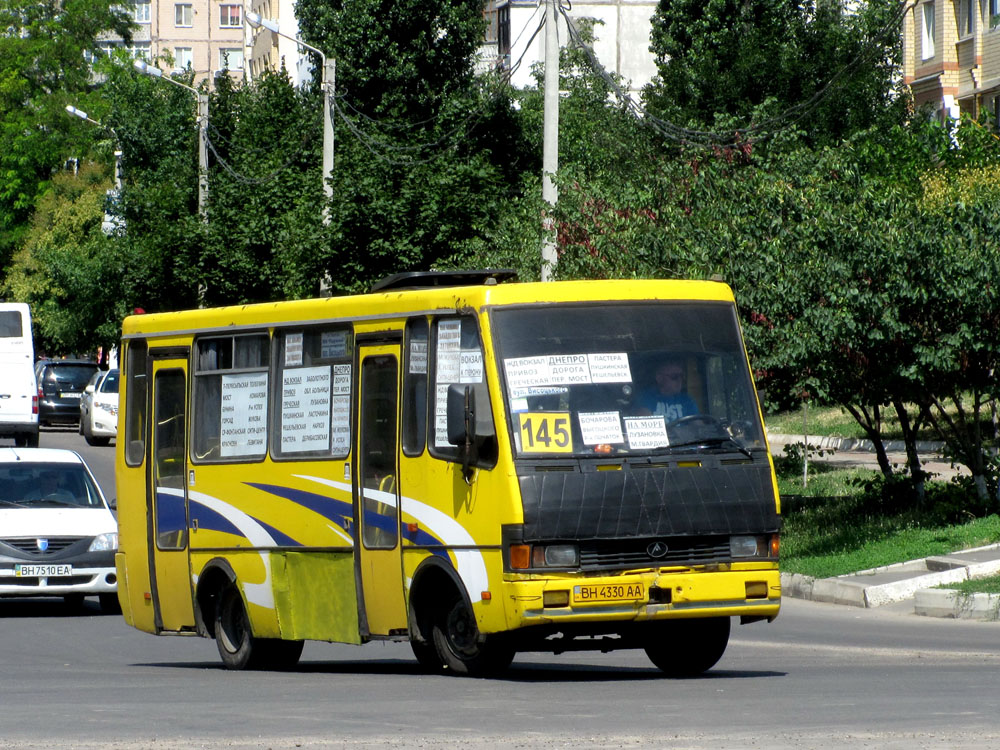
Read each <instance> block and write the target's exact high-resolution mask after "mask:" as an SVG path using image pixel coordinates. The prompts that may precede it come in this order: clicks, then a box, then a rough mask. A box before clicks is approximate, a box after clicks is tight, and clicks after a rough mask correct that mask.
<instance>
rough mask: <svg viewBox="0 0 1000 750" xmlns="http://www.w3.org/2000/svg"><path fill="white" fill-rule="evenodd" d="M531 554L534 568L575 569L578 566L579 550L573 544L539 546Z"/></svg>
mask: <svg viewBox="0 0 1000 750" xmlns="http://www.w3.org/2000/svg"><path fill="white" fill-rule="evenodd" d="M531 552H532V554H531V564H532V567H535V568H575V567H577V565H579V564H580V550H579V548H578V547H577V546H576V545H575V544H548V545H544V546H541V545H540V546H537V547H535V548H534V549H533V550H532V551H531Z"/></svg>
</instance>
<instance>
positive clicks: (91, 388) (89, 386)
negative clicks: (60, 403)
mask: <svg viewBox="0 0 1000 750" xmlns="http://www.w3.org/2000/svg"><path fill="white" fill-rule="evenodd" d="M94 390H95V388H94V386H93V385H92V384H91V385H88V386H87V387H86V388H84V389H83V392H84V393H93V392H94Z"/></svg>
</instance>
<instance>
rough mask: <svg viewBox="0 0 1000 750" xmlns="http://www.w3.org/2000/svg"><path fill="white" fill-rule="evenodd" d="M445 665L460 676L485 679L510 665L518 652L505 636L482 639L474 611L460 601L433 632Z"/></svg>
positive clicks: (453, 602)
mask: <svg viewBox="0 0 1000 750" xmlns="http://www.w3.org/2000/svg"><path fill="white" fill-rule="evenodd" d="M431 636H432V638H433V641H434V647H435V649H436V650H437V655H438V658H439V659H440V660H441V663H442V664H443V665H444V666H445V667H447V668H448V669H449V670H451V671H452V672H454V673H455V674H458V675H465V676H468V677H484V676H488V675H493V674H497V673H498V672H502V671H503V670H504V669H506V668H507V667H509V666H510V663H511V662H512V661H513V660H514V649H513V648H511V647H510V645H509V644H508V643H507V641H506V640H505V639H504V638H503V636H501V635H490V636H486V637H485V638H482V637H481V636H480V635H479V628H478V627H476V620H475V617H473V615H472V612H471V611H470V610H469V608H468V607H467V606H466V605H465V602H463V601H462V600H461V599H460V598H456V599H455V600H454V601H452V603H451V604H450V605H449V606H448V607H446V608H445V610H444V613H443V614H442V615H441V616H440V617H439V618H438V619H437V620H436V621H435V622H434V626H433V628H432V630H431Z"/></svg>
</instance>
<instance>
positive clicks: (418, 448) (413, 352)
mask: <svg viewBox="0 0 1000 750" xmlns="http://www.w3.org/2000/svg"><path fill="white" fill-rule="evenodd" d="M405 347H406V349H405V352H406V353H405V359H404V361H405V367H406V369H405V370H404V371H403V453H404V454H406V455H407V456H419V455H420V454H421V453H423V452H424V444H425V443H426V438H427V319H426V318H414V319H413V320H411V321H410V322H408V323H407V324H406V343H405Z"/></svg>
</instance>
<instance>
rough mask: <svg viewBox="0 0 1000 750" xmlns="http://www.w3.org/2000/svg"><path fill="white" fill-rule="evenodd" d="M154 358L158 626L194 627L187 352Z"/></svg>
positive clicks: (152, 510) (152, 503) (152, 465)
mask: <svg viewBox="0 0 1000 750" xmlns="http://www.w3.org/2000/svg"><path fill="white" fill-rule="evenodd" d="M149 353H150V356H151V357H152V358H153V378H152V389H153V393H152V396H153V397H152V404H153V419H152V433H153V434H152V435H151V436H150V437H151V440H150V443H151V451H152V453H151V454H150V459H151V460H149V461H147V465H148V467H149V472H150V474H151V476H150V477H149V481H148V482H147V485H146V486H147V496H146V503H147V507H148V508H149V518H150V519H151V523H150V524H149V527H148V529H149V550H150V558H151V559H150V572H151V576H150V577H151V579H152V594H153V607H154V620H155V624H156V629H157V631H160V630H168V631H178V630H188V629H192V628H193V627H194V624H195V622H194V604H193V601H192V593H191V564H190V559H189V556H188V502H187V390H188V389H187V356H186V355H185V356H184V358H183V359H181V358H179V357H178V353H177V352H173V351H172V352H171V355H170V357H171V358H169V359H164V358H159V357H157V352H156V350H155V349H150V352H149Z"/></svg>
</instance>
